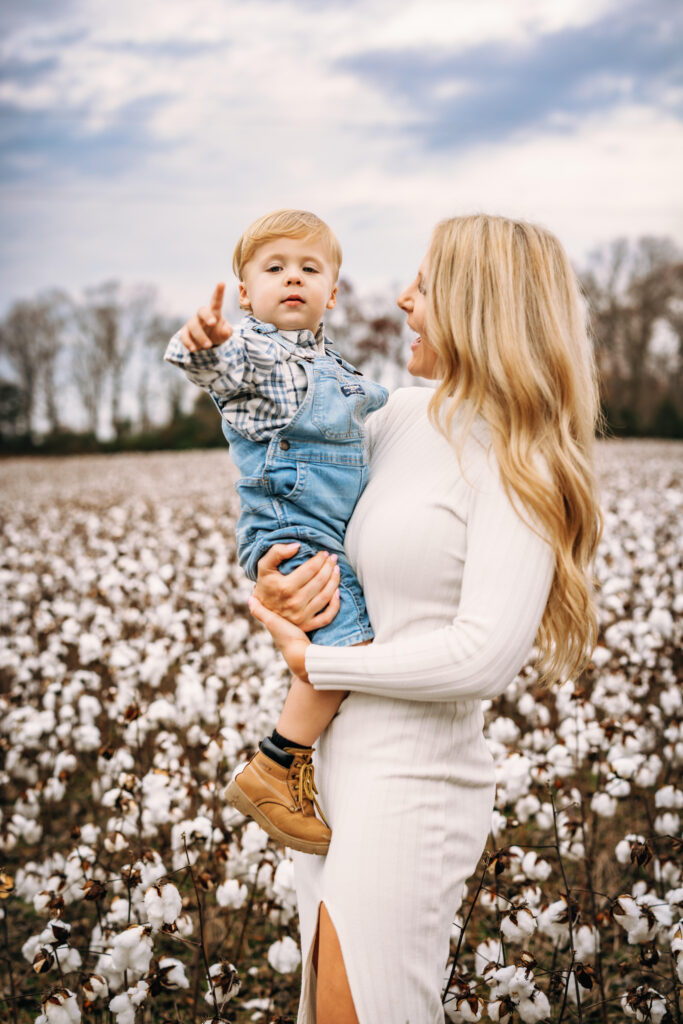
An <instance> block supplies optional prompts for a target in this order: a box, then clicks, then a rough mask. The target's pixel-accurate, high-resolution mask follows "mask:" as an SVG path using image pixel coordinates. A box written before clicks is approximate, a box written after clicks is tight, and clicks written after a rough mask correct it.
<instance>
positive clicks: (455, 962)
mask: <svg viewBox="0 0 683 1024" xmlns="http://www.w3.org/2000/svg"><path fill="white" fill-rule="evenodd" d="M488 866H489V855H488V853H486V854H484V868H483V870H482V873H481V878H480V879H479V885H478V886H477V891H476V892H475V894H474V897H473V899H472V901H471V903H470V909H469V910H468V911H467V917H466V918H465V921H464V924H463V926H462V928H461V929H460V935H459V936H458V944H457V946H456V947H455V953H454V954H453V966H452V967H451V972H450V974H449V976H448V981H447V982H446V987H445V988H444V990H443V995H442V997H441V1002H442V1003H443V1002H445V999H446V995H447V993H448V990H449V988H450V987H451V982H452V981H453V978H454V977H455V971H456V968H457V966H458V957H459V955H460V949H461V947H462V943H463V939H464V938H465V932H466V931H467V925H468V924H469V922H470V918H471V917H472V913H473V911H474V908H475V906H476V904H477V900H478V899H479V894H480V893H481V890H482V886H483V885H484V878H485V877H486V872H487V870H488Z"/></svg>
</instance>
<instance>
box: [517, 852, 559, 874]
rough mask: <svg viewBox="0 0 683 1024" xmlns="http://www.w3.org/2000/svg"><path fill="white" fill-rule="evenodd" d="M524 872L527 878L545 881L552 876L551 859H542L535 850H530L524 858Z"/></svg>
mask: <svg viewBox="0 0 683 1024" xmlns="http://www.w3.org/2000/svg"><path fill="white" fill-rule="evenodd" d="M522 872H523V873H524V875H525V877H526V878H531V879H534V880H535V881H539V882H544V881H545V880H546V879H547V878H549V877H550V874H551V872H552V866H551V864H550V863H549V861H547V860H543V859H541V858H540V857H539V856H538V854H537V853H536V851H535V850H529V851H528V853H526V854H525V855H524V857H523V859H522Z"/></svg>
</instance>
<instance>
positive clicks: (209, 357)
mask: <svg viewBox="0 0 683 1024" xmlns="http://www.w3.org/2000/svg"><path fill="white" fill-rule="evenodd" d="M164 360H165V361H166V362H167V363H172V365H173V366H178V367H180V369H181V370H183V371H184V372H185V375H186V377H187V379H188V380H190V381H192V383H193V384H196V385H197V386H198V387H200V388H205V389H210V390H211V391H214V392H215V393H216V394H217V395H227V394H231V393H232V392H234V391H235V390H236V389H237V388H238V387H240V385H241V384H242V381H243V378H244V347H243V345H242V338H241V336H240V335H239V334H237V335H234V334H233V335H231V336H230V338H228V340H227V341H224V342H222V344H220V345H216V346H214V347H213V348H205V349H196V350H194V351H190V350H189V349H187V348H186V347H185V345H184V344H183V341H182V338H181V335H180V332H178V334H174V335H173V337H172V338H171V340H170V341H169V343H168V345H167V347H166V351H165V353H164Z"/></svg>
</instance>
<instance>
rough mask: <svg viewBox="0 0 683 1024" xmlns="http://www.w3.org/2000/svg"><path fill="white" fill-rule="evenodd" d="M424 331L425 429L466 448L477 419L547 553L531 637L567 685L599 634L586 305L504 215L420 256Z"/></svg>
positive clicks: (546, 670) (464, 226) (535, 231)
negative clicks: (431, 372)
mask: <svg viewBox="0 0 683 1024" xmlns="http://www.w3.org/2000/svg"><path fill="white" fill-rule="evenodd" d="M426 335H427V338H428V341H429V344H430V345H431V346H432V347H433V348H435V349H436V351H437V353H438V358H439V372H440V375H441V376H440V383H439V386H438V388H437V390H436V391H435V394H434V397H433V398H432V400H431V403H430V415H431V417H432V420H433V422H434V423H435V424H436V426H437V427H438V428H439V429H440V430H442V432H443V433H444V434H445V435H446V436H447V437H449V438H451V439H452V438H453V437H454V436H457V438H458V440H457V447H458V449H459V450H460V451H462V444H463V443H464V439H465V438H466V436H467V434H468V433H469V429H470V428H471V426H472V423H473V421H474V418H475V417H476V416H477V415H478V414H480V415H481V416H482V417H483V419H484V420H485V421H486V423H487V424H488V426H489V428H490V431H491V437H492V444H493V449H494V452H495V455H496V458H497V460H498V465H499V467H500V473H501V478H502V482H503V485H504V487H505V489H506V491H507V493H508V495H509V496H510V497H511V499H513V500H514V496H515V495H516V496H517V497H518V499H519V502H521V506H522V514H523V515H524V516H525V518H526V519H527V521H528V522H529V524H530V525H531V526H532V528H533V529H535V530H537V532H539V533H540V534H541V535H542V536H543V537H544V538H545V539H546V540H548V542H549V543H550V544H551V546H552V548H553V550H554V552H555V573H554V577H553V582H552V586H551V590H550V595H549V597H548V602H547V605H546V608H545V612H544V615H543V619H542V621H541V625H540V628H539V632H538V635H537V638H536V646H537V648H538V668H539V671H540V675H541V678H542V679H543V681H544V682H545V683H546V684H550V683H552V682H555V681H558V680H564V679H567V678H569V677H571V676H575V675H577V674H578V673H579V672H580V671H581V670H582V669H583V668H584V667H585V665H586V663H587V661H588V660H589V658H590V655H591V652H592V650H593V648H594V646H595V643H596V640H597V632H598V624H597V614H596V608H595V601H594V582H593V575H592V570H593V561H594V556H595V550H596V547H597V544H598V541H599V539H600V534H601V532H602V515H601V512H600V508H599V505H598V501H597V496H596V482H595V475H594V469H593V445H594V439H595V434H596V429H597V428H598V426H599V416H600V414H599V399H598V386H597V377H596V372H595V364H594V359H593V349H592V344H591V341H590V338H589V334H588V329H587V318H586V308H585V304H584V302H583V299H582V296H581V292H580V289H579V285H578V282H577V279H576V275H575V274H574V271H573V270H572V267H571V264H570V262H569V259H568V257H567V254H566V253H565V251H564V249H563V248H562V246H561V245H560V243H559V242H558V240H557V239H556V238H555V236H554V235H552V234H551V233H550V232H549V231H546V230H545V229H544V228H540V227H537V226H535V225H533V224H527V223H524V222H522V221H514V220H508V219H507V218H504V217H491V216H485V215H483V214H477V215H474V216H469V217H456V218H453V219H452V220H445V221H442V222H441V223H440V224H438V225H437V227H436V229H435V231H434V235H433V237H432V242H431V246H430V249H429V255H428V270H427V313H426ZM456 413H457V414H458V427H459V429H458V431H457V435H456V434H455V433H454V430H453V426H454V423H453V420H454V417H455V416H456ZM461 417H462V421H461ZM515 504H517V505H518V503H517V502H516V503H515ZM518 507H519V506H518Z"/></svg>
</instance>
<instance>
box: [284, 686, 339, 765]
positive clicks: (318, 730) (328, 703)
mask: <svg viewBox="0 0 683 1024" xmlns="http://www.w3.org/2000/svg"><path fill="white" fill-rule="evenodd" d="M345 696H346V690H315V689H314V688H313V687H312V686H311V685H310V684H309V683H304V682H303V681H302V680H301V679H298V678H297V676H292V685H291V686H290V688H289V693H288V694H287V698H286V700H285V703H284V706H283V708H282V712H281V714H280V717H279V719H278V723H277V725H276V726H275V729H276V732H277V733H279V735H280V736H281V737H283V739H286V741H289V742H290V743H295V744H296V745H297V746H299V747H312V746H313V744H314V743H315V741H316V740H317V739H318V737H319V736H321V735H322V733H323V732H324V731H325V729H326V728H327V726H328V725H329V724H330V722H331V721H332V719H333V718H334V716H335V715H336V713H337V711H338V710H339V705H340V704H341V702H342V701H343V699H344V697H345Z"/></svg>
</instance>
